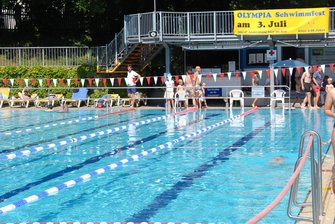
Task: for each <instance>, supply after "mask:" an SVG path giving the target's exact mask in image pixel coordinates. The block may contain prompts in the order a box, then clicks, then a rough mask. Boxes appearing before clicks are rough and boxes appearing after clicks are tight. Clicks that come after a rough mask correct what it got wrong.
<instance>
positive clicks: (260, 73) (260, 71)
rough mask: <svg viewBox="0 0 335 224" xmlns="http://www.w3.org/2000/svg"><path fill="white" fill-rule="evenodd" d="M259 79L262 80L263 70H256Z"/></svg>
mask: <svg viewBox="0 0 335 224" xmlns="http://www.w3.org/2000/svg"><path fill="white" fill-rule="evenodd" d="M258 74H259V78H260V79H262V74H263V70H258Z"/></svg>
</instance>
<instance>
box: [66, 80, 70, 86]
mask: <svg viewBox="0 0 335 224" xmlns="http://www.w3.org/2000/svg"><path fill="white" fill-rule="evenodd" d="M66 82H67V86H68V87H70V85H71V79H66Z"/></svg>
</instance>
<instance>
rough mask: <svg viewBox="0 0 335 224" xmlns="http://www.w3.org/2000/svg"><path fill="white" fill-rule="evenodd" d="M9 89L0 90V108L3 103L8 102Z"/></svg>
mask: <svg viewBox="0 0 335 224" xmlns="http://www.w3.org/2000/svg"><path fill="white" fill-rule="evenodd" d="M9 92H10V88H0V108H1V107H2V105H3V103H4V102H6V101H8V98H9Z"/></svg>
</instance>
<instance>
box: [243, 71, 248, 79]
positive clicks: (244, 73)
mask: <svg viewBox="0 0 335 224" xmlns="http://www.w3.org/2000/svg"><path fill="white" fill-rule="evenodd" d="M246 75H247V72H242V76H243V79H244V80H245V77H246Z"/></svg>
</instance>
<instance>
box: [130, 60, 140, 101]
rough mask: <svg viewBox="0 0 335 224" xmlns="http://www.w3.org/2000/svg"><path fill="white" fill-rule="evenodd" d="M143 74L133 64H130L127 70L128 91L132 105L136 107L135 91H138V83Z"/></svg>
mask: <svg viewBox="0 0 335 224" xmlns="http://www.w3.org/2000/svg"><path fill="white" fill-rule="evenodd" d="M140 78H141V76H140V75H139V74H138V73H137V72H135V71H134V70H133V66H132V65H128V72H127V86H128V88H127V93H128V97H129V98H130V106H131V107H134V103H135V93H136V83H137V82H138V80H140Z"/></svg>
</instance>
